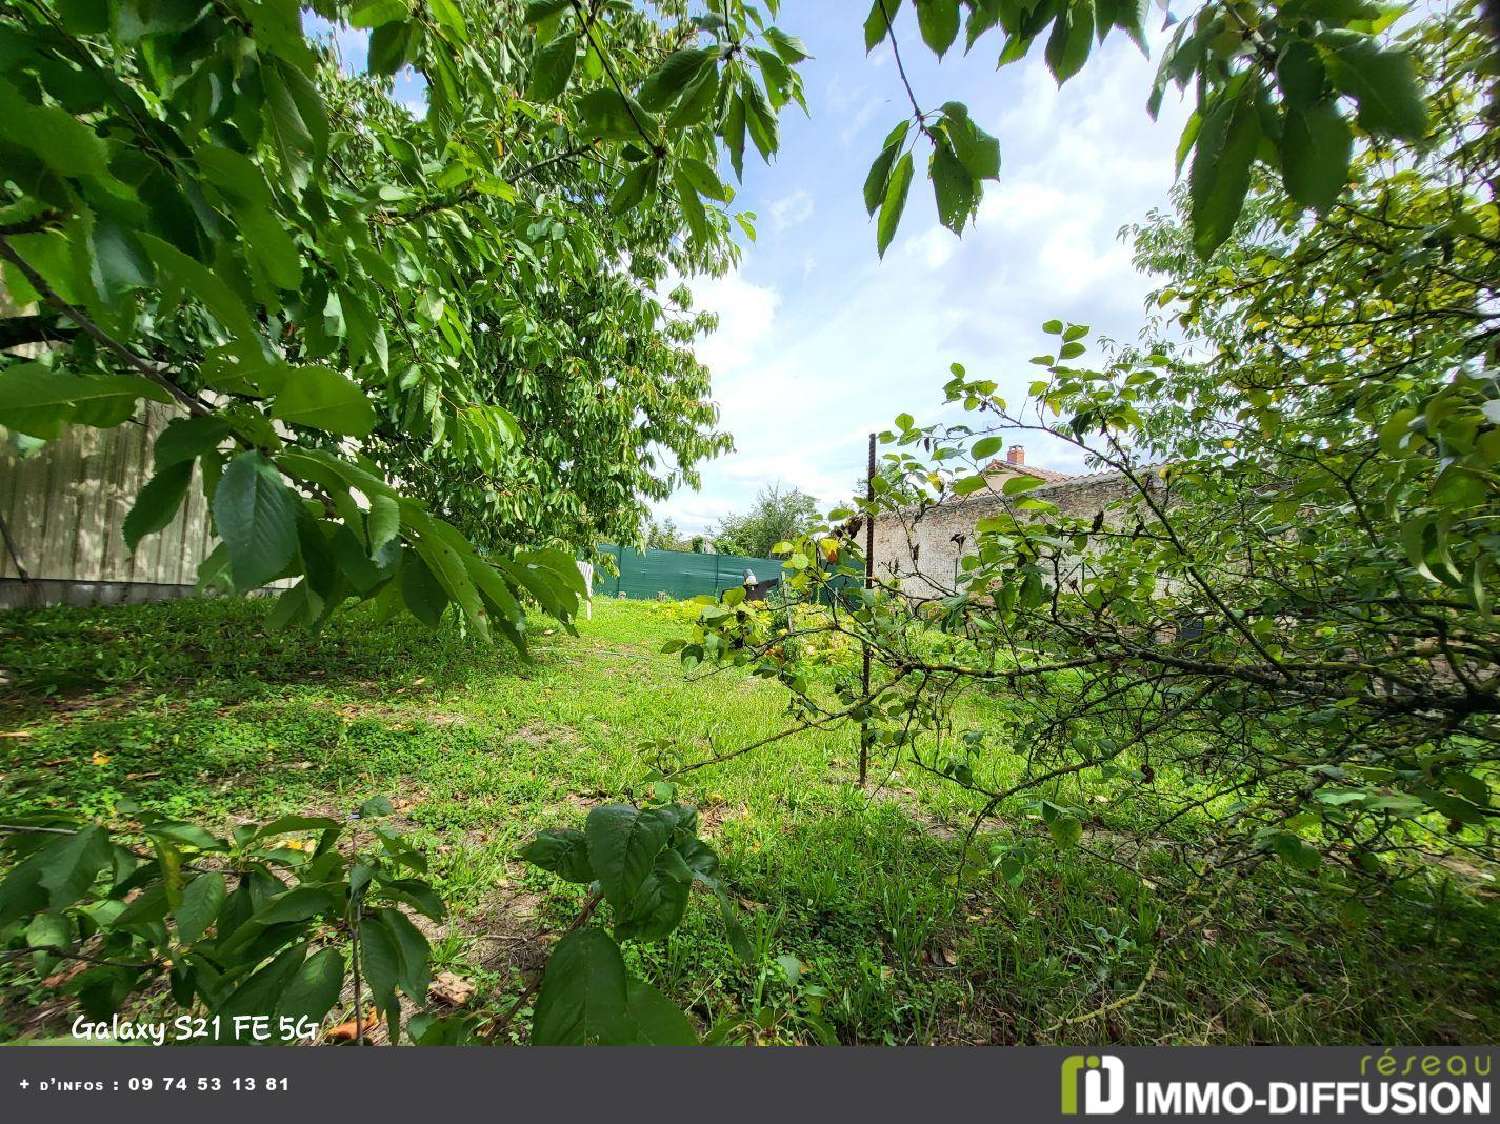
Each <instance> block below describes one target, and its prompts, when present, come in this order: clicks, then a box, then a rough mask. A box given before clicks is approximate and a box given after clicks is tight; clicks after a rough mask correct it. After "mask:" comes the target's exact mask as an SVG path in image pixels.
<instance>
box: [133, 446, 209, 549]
mask: <svg viewBox="0 0 1500 1124" xmlns="http://www.w3.org/2000/svg"><path fill="white" fill-rule="evenodd" d="M192 482H193V462H192V461H180V462H179V463H177V464H173V465H168V466H167V467H166V468H164V469H162V470H161V471H160V472H158V473H157V474H156V475H155V476H153V477H152V478H151V479H150V480H148V481H147V482H146V485H145V487H143V488H142V489H141V490H140V493H139V494H138V495H137V496H136V497H135V504H134V506H132V507H131V509H130V514H129V515H127V516H125V524H124V526H123V528H122V531H123V533H124V536H125V546H126V547H127V548H128V549H129V550H130V552H131V553H132V554H134V553H135V548H136V546H137V545H138V544H139V543H140V541H141V539H143V538H145V537H146V536H147V535H150V534H153V533H155V532H157V531H160V530H161V529H162V528H163V527H165V526H166V525H167V524H168V523H170V522H172V518H173V517H174V516H175V515H176V514H177V509H178V508H180V507H181V506H182V497H183V496H185V495H187V490H188V485H189V484H191V483H192Z"/></svg>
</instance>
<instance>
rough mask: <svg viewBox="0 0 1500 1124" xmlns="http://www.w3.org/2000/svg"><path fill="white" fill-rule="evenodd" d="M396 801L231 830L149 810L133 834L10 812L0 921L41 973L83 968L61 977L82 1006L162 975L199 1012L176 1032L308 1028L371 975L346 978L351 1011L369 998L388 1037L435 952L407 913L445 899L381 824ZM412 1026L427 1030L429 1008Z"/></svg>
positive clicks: (395, 1033) (199, 1037) (302, 1037)
mask: <svg viewBox="0 0 1500 1124" xmlns="http://www.w3.org/2000/svg"><path fill="white" fill-rule="evenodd" d="M118 810H119V811H121V812H125V813H129V812H132V811H137V810H138V809H134V808H132V807H131V806H129V805H128V804H124V805H122V806H121V807H120V808H119V809H118ZM390 811H391V804H390V801H388V800H386V799H385V798H384V797H377V798H375V799H373V800H369V801H366V802H365V803H364V804H363V805H361V807H360V809H359V811H358V813H356V814H355V815H354V816H352V817H350V820H349V821H348V822H345V821H341V820H338V819H333V818H330V817H326V816H298V815H292V816H282V817H280V818H278V819H275V820H272V821H270V822H268V823H262V824H255V823H249V824H241V825H239V826H238V827H236V828H235V829H234V831H233V833H232V835H231V836H229V837H227V838H224V837H220V836H216V835H213V834H211V833H209V832H207V831H205V830H204V829H202V828H201V827H197V826H195V825H193V824H189V823H184V822H181V821H177V820H169V819H163V818H160V817H158V816H153V815H147V814H144V813H143V814H141V817H140V821H139V825H138V830H137V831H135V832H132V833H130V834H128V835H126V834H112V833H111V832H110V831H108V830H106V829H105V828H104V827H101V826H99V825H97V824H89V823H79V822H76V821H71V820H68V819H67V818H66V817H63V816H60V815H43V816H30V817H21V816H9V817H7V820H8V822H7V823H6V825H5V827H4V834H3V835H0V847H3V849H4V851H5V858H6V860H7V862H8V865H9V871H8V873H7V874H6V875H5V877H4V880H3V881H0V934H3V935H5V936H6V937H7V938H10V937H12V936H13V935H15V934H17V933H20V932H21V931H23V930H24V942H25V946H26V949H27V950H29V951H28V952H27V954H28V955H30V956H31V957H32V958H33V959H34V960H35V961H36V963H37V966H38V967H39V968H40V969H41V970H43V971H46V970H49V969H51V968H54V967H57V966H59V965H62V964H65V963H67V962H69V961H72V962H76V963H78V964H80V965H82V966H84V968H85V970H84V971H82V972H80V973H77V974H74V975H72V976H71V978H69V979H68V982H67V983H66V985H65V987H66V990H67V992H68V993H69V994H71V995H73V996H74V997H76V1000H77V1002H78V1004H79V1005H80V1006H81V1007H82V1008H83V1011H84V1013H85V1014H86V1015H87V1016H88V1017H89V1018H92V1019H99V1020H107V1019H109V1018H110V1016H112V1015H113V1014H115V1013H116V1012H117V1011H119V1010H120V1009H121V1008H122V1007H123V1006H124V1005H125V1004H126V1003H127V1002H128V1001H129V1000H130V999H131V997H132V996H138V995H139V994H141V993H143V992H145V991H147V990H148V989H153V988H157V987H159V986H160V985H161V984H163V983H166V984H168V985H169V987H170V994H171V998H172V1001H173V1002H174V1003H175V1004H176V1005H177V1006H178V1007H179V1008H181V1009H183V1010H190V1011H191V1010H197V1011H202V1012H204V1014H203V1015H202V1017H201V1018H199V1019H196V1020H187V1021H185V1023H184V1024H183V1028H182V1029H180V1032H179V1035H178V1037H179V1039H180V1040H183V1041H210V1042H226V1043H227V1042H240V1043H245V1044H250V1043H281V1044H290V1043H292V1042H297V1041H314V1040H317V1039H318V1038H319V1037H320V1036H321V1028H322V1023H323V1021H324V1020H325V1018H326V1017H327V1015H328V1014H329V1012H330V1011H332V1010H334V1009H335V1008H336V1007H338V1006H339V1005H340V1004H341V1003H342V992H343V987H344V981H345V979H346V978H347V977H349V976H350V973H351V971H352V972H353V978H354V979H355V980H356V981H359V980H361V979H362V980H363V982H364V986H365V987H367V988H368V989H369V991H368V993H365V992H363V991H362V990H361V987H360V984H359V983H358V982H356V983H355V985H354V1004H355V1008H356V1011H360V1010H361V1008H362V1005H363V1002H364V1000H365V998H366V997H367V995H368V997H369V998H373V1000H374V1004H375V1007H376V1009H377V1010H378V1011H379V1012H380V1016H381V1018H382V1019H383V1021H384V1023H385V1025H386V1028H387V1033H388V1034H389V1036H390V1039H391V1041H393V1042H394V1041H397V1040H398V1039H399V1037H400V1033H401V1027H402V1024H403V1020H402V1017H401V1004H400V999H399V995H400V994H404V995H405V996H406V997H407V998H408V999H409V1000H410V1001H411V1002H413V1003H415V1004H417V1005H418V1006H419V1007H420V1006H424V1005H425V1004H426V1002H427V981H428V972H429V969H428V961H429V956H430V951H429V948H428V943H427V939H426V937H424V936H423V935H422V932H421V931H420V930H419V929H418V928H417V927H416V926H415V925H414V924H413V923H412V921H411V919H410V917H409V916H408V913H407V911H408V910H410V911H414V912H416V913H419V914H421V915H423V916H425V917H427V918H429V919H430V920H432V921H435V922H436V921H441V920H442V919H443V917H444V913H445V909H444V905H443V902H442V900H441V899H440V898H439V897H438V895H437V893H436V892H435V891H434V890H433V888H432V887H431V886H430V885H429V884H428V883H427V882H426V881H425V876H426V873H427V864H426V860H425V859H424V858H423V856H422V854H421V853H420V852H419V851H417V850H416V849H414V848H413V847H412V846H411V845H410V844H409V843H408V842H406V841H405V840H404V839H403V837H402V836H401V835H400V834H399V833H398V832H396V831H394V830H392V829H391V828H389V827H387V826H385V825H383V824H382V823H381V822H380V820H381V818H382V817H384V816H386V815H388V814H389V813H390ZM365 828H368V830H367V831H366V830H364V829H365ZM5 943H7V944H8V943H10V940H9V939H7V940H6V941H5ZM356 965H357V967H356ZM366 1025H367V1026H368V1025H371V1024H370V1023H369V1020H366ZM418 1025H419V1027H420V1029H421V1032H422V1033H423V1034H424V1035H426V1034H433V1033H436V1032H435V1031H434V1030H433V1027H434V1026H435V1025H436V1024H435V1023H434V1021H433V1020H432V1019H431V1018H430V1017H424V1018H423V1020H422V1022H421V1023H420V1024H418Z"/></svg>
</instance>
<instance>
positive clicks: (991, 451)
mask: <svg viewBox="0 0 1500 1124" xmlns="http://www.w3.org/2000/svg"><path fill="white" fill-rule="evenodd" d="M1004 445H1005V442H1004V441H1003V440H1002V439H1001V438H999V437H981V438H980V439H979V440H978V441H976V442H974V447H973V448H972V449H970V450H969V455H970V456H971V457H973V458H974V459H975V460H976V461H983V460H989V459H990V458H991V457H993V456H994V455H995V454H996V453H998V452H999V451H1000V450H1001V448H1002V447H1003V446H1004Z"/></svg>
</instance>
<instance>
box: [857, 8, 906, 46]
mask: <svg viewBox="0 0 1500 1124" xmlns="http://www.w3.org/2000/svg"><path fill="white" fill-rule="evenodd" d="M900 7H901V0H873V2H872V3H871V4H870V14H869V15H867V16H866V17H865V53H866V54H869V53H870V52H871V51H873V50H874V49H875V48H876V47H878V46H879V45H880V44H881V43H882V42H883V41H884V40H885V37H886V34H887V33H888V32H889V31H890V29H891V26H892V25H893V24H894V23H895V20H896V12H897V11H898V10H899V9H900Z"/></svg>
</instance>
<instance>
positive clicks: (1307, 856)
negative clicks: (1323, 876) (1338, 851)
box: [1271, 831, 1323, 871]
mask: <svg viewBox="0 0 1500 1124" xmlns="http://www.w3.org/2000/svg"><path fill="white" fill-rule="evenodd" d="M1271 847H1272V849H1273V850H1274V851H1275V852H1276V855H1277V857H1278V858H1280V859H1281V860H1282V861H1283V862H1286V863H1289V864H1291V865H1292V866H1294V867H1296V868H1297V869H1298V870H1308V871H1311V870H1317V869H1318V867H1319V866H1320V865H1321V864H1322V862H1323V857H1322V856H1321V855H1319V854H1318V852H1317V850H1316V849H1315V848H1313V847H1310V846H1308V844H1307V843H1305V842H1304V841H1303V840H1302V839H1301V838H1300V837H1299V836H1297V835H1296V834H1294V833H1293V832H1290V831H1279V832H1277V833H1276V834H1275V835H1274V836H1272V838H1271Z"/></svg>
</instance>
